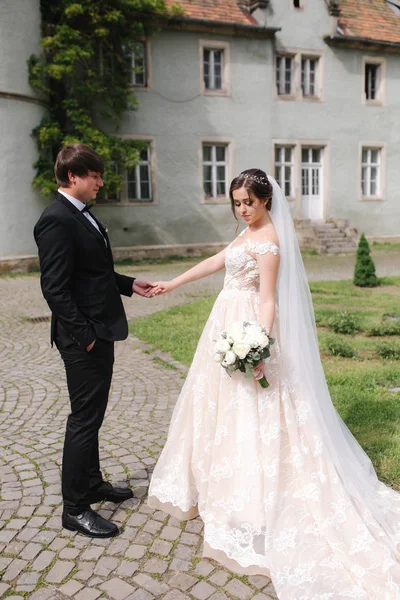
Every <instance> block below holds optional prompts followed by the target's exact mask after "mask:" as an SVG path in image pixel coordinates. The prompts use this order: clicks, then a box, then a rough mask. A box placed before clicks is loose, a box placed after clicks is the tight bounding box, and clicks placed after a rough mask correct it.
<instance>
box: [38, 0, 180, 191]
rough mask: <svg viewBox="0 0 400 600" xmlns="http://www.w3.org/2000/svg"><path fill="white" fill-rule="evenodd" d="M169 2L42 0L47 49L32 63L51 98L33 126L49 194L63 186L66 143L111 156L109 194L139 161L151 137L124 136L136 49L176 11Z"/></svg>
mask: <svg viewBox="0 0 400 600" xmlns="http://www.w3.org/2000/svg"><path fill="white" fill-rule="evenodd" d="M176 10H177V9H176V6H174V8H173V10H172V11H170V12H169V11H168V10H167V7H166V4H165V0H85V2H81V3H79V2H77V1H76V0H41V12H42V40H41V46H42V53H41V54H40V56H36V55H32V56H31V57H30V59H29V61H28V66H29V81H30V84H31V85H32V86H33V87H34V88H36V89H37V90H38V91H39V92H40V93H41V94H42V97H43V100H44V101H45V102H46V104H47V107H48V109H47V114H46V116H45V117H44V119H43V120H42V122H41V123H40V124H39V125H38V126H37V127H36V128H35V129H34V130H33V135H34V137H35V139H36V142H37V145H38V149H39V158H38V160H37V162H36V163H35V165H34V166H35V169H36V175H35V177H34V180H33V185H34V187H37V188H39V190H40V191H41V193H42V194H43V195H44V196H45V197H50V196H52V194H53V193H54V191H55V189H56V183H55V181H54V174H53V165H54V161H55V157H56V155H57V152H58V151H59V149H60V148H61V146H62V145H65V144H69V143H73V142H82V143H85V144H88V145H89V146H91V147H92V148H94V150H96V151H97V152H98V153H99V154H100V155H101V157H102V158H103V159H104V161H105V165H106V170H105V174H104V179H105V188H103V190H104V192H105V193H107V194H108V196H109V197H110V195H111V197H113V195H112V194H116V193H117V192H118V190H119V189H120V188H121V186H122V176H121V173H123V172H124V170H125V169H128V168H131V167H133V166H134V165H135V164H137V163H138V161H139V156H140V150H141V149H142V148H143V143H142V144H140V143H138V142H135V141H132V140H126V139H120V138H118V137H117V136H116V135H110V134H109V133H107V132H106V130H105V128H103V127H102V126H101V123H107V131H117V127H118V124H119V122H120V120H121V117H122V115H123V113H124V112H125V111H127V110H133V109H135V108H136V107H137V100H136V98H135V97H134V94H133V90H132V85H131V81H132V61H131V56H132V53H134V52H135V49H136V50H137V49H138V43H139V42H140V40H141V39H142V38H143V36H147V35H149V34H150V32H151V31H152V30H153V29H154V28H155V27H157V28H159V26H160V23H162V21H163V20H164V21H165V19H168V18H169V17H170V16H173V15H174V14H175V12H176Z"/></svg>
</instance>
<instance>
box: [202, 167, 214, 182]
mask: <svg viewBox="0 0 400 600" xmlns="http://www.w3.org/2000/svg"><path fill="white" fill-rule="evenodd" d="M203 177H204V181H205V182H206V181H207V182H210V184H211V181H212V167H211V166H207V165H204V167H203Z"/></svg>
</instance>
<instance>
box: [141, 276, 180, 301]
mask: <svg viewBox="0 0 400 600" xmlns="http://www.w3.org/2000/svg"><path fill="white" fill-rule="evenodd" d="M152 286H153V287H152V289H151V290H150V291H149V292H148V293H147V294H146V296H147V298H153V297H154V296H159V295H160V294H166V293H167V292H172V290H174V289H175V288H176V287H177V285H176V283H174V280H172V281H156V282H154V283H153V284H152Z"/></svg>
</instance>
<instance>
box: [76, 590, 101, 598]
mask: <svg viewBox="0 0 400 600" xmlns="http://www.w3.org/2000/svg"><path fill="white" fill-rule="evenodd" d="M101 595H102V593H101V592H100V591H99V590H96V589H93V588H85V589H83V590H81V591H80V592H78V593H77V594H76V596H74V600H96V598H99V596H101Z"/></svg>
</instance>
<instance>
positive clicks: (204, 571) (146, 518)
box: [0, 265, 274, 600]
mask: <svg viewBox="0 0 400 600" xmlns="http://www.w3.org/2000/svg"><path fill="white" fill-rule="evenodd" d="M174 269H175V270H176V271H178V272H179V271H181V270H182V266H180V265H176V266H175V267H174ZM125 270H126V269H125ZM131 270H132V271H133V269H131ZM158 270H159V273H158V272H157V271H158ZM154 271H156V272H154ZM164 271H165V268H161V267H160V268H159V269H153V272H152V273H151V277H152V278H153V279H155V278H160V274H161V273H162V275H163V277H166V276H170V275H171V273H167V274H165V272H164ZM141 275H146V274H145V273H142V274H141ZM148 275H149V276H150V274H148ZM220 285H221V275H218V276H216V277H214V278H213V279H210V280H209V281H208V282H207V285H206V286H204V285H201V284H197V285H196V284H194V285H192V286H191V287H188V288H187V289H186V290H185V293H182V292H180V293H178V294H175V295H174V296H173V295H171V296H170V297H162V298H161V297H160V298H157V299H154V300H152V301H150V300H145V299H141V298H137V297H135V298H133V299H127V301H126V303H125V305H126V308H127V313H128V316H129V318H133V317H134V315H138V314H147V313H149V312H152V311H154V310H160V309H161V308H163V307H165V306H167V305H171V304H179V303H182V302H185V301H187V300H188V299H193V297H195V296H197V295H203V294H204V293H206V294H209V293H212V292H214V291H215V290H216V289H218V288H219V287H220ZM48 314H49V311H48V308H47V305H46V304H45V302H44V301H43V299H42V296H41V292H40V288H39V278H38V277H37V276H30V277H17V278H0V477H1V492H0V573H2V575H1V577H0V597H7V598H9V599H10V600H11V599H13V600H15V599H17V598H18V599H19V598H30V599H31V600H49V599H67V598H74V600H96V599H97V598H111V599H112V600H124V599H129V600H151V599H152V598H165V600H185V599H195V600H206V599H208V598H212V599H213V600H224V599H225V598H240V599H245V598H254V599H256V600H267V599H269V598H274V593H273V588H272V586H271V584H270V582H269V581H268V579H266V578H264V577H250V578H249V579H248V580H246V579H244V580H243V578H240V577H235V576H233V574H231V573H230V572H228V571H226V570H224V569H222V568H220V567H219V566H218V565H217V563H213V562H211V561H208V560H207V561H206V560H201V544H202V535H201V532H202V522H201V521H200V519H196V520H194V521H190V522H188V523H183V522H182V523H181V522H180V521H178V520H177V519H174V518H172V517H168V516H167V515H166V514H164V513H162V512H154V511H153V510H150V509H148V508H147V506H146V503H145V497H146V493H147V487H148V482H149V473H151V470H152V468H153V465H154V464H155V461H156V458H157V455H158V453H159V450H160V448H161V447H162V444H163V443H164V441H165V438H166V433H167V430H168V423H169V419H170V416H171V410H172V408H173V405H174V403H175V401H176V398H177V396H178V394H179V390H180V387H181V385H182V382H183V379H182V377H183V375H184V372H185V370H184V368H183V367H181V366H180V365H178V364H175V368H176V370H172V369H168V368H165V367H163V366H162V364H161V365H160V363H159V362H156V361H155V360H153V358H154V357H153V356H152V355H150V354H147V353H146V352H145V350H146V348H144V347H143V345H142V344H140V343H139V342H138V340H135V339H134V338H129V339H128V340H127V341H125V342H120V343H118V344H116V363H115V374H114V378H113V385H112V390H111V395H110V402H109V406H108V410H107V416H106V419H105V422H104V425H103V428H102V430H101V462H102V467H103V470H104V471H105V473H106V474H107V476H108V478H109V479H110V480H111V481H112V482H114V483H118V482H121V483H122V484H123V485H126V484H128V485H130V486H131V487H132V488H133V490H134V494H135V497H134V499H132V500H129V501H127V502H124V503H123V504H121V505H119V506H118V505H115V504H112V503H103V504H102V505H101V506H100V512H101V513H102V514H104V515H106V516H107V517H110V518H111V519H112V520H114V521H115V522H117V523H118V524H119V525H120V526H121V529H122V533H121V535H120V536H118V537H117V538H114V539H111V540H91V539H89V538H86V537H83V536H80V535H77V534H75V533H74V532H69V531H67V530H65V529H62V528H61V526H60V514H61V491H60V460H61V451H62V443H63V436H64V429H65V421H66V417H67V414H68V412H69V403H68V395H67V391H66V384H65V376H64V369H63V365H62V362H61V359H60V357H59V354H58V351H57V350H56V349H51V348H50V346H49V323H48V322H32V321H31V320H30V319H35V318H38V317H39V318H40V317H43V316H46V315H48ZM172 366H174V365H172Z"/></svg>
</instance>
